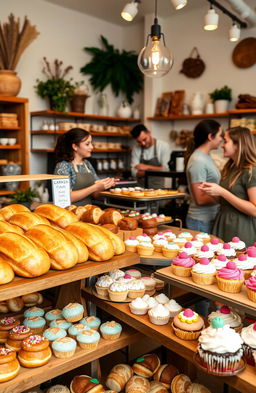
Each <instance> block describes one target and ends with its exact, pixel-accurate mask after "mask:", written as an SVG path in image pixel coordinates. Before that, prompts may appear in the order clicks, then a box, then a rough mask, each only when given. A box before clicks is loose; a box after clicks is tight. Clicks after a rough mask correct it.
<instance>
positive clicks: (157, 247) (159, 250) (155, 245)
mask: <svg viewBox="0 0 256 393" xmlns="http://www.w3.org/2000/svg"><path fill="white" fill-rule="evenodd" d="M154 247H155V251H156V252H162V249H163V246H161V245H157V244H154Z"/></svg>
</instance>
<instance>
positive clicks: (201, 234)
mask: <svg viewBox="0 0 256 393" xmlns="http://www.w3.org/2000/svg"><path fill="white" fill-rule="evenodd" d="M196 238H197V239H199V240H201V241H202V242H203V243H204V244H207V243H209V242H210V240H211V237H210V235H209V234H208V233H206V232H199V233H198V234H197V235H196Z"/></svg>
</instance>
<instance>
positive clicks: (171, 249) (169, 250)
mask: <svg viewBox="0 0 256 393" xmlns="http://www.w3.org/2000/svg"><path fill="white" fill-rule="evenodd" d="M179 252H180V247H179V246H178V245H177V244H175V243H174V242H170V241H168V242H167V243H166V244H165V245H163V247H162V253H163V256H164V257H166V258H170V259H173V258H175V257H177V255H178V254H179Z"/></svg>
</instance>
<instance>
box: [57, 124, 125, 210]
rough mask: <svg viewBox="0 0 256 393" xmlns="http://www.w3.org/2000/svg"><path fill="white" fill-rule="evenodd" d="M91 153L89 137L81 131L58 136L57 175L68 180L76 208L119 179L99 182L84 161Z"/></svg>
mask: <svg viewBox="0 0 256 393" xmlns="http://www.w3.org/2000/svg"><path fill="white" fill-rule="evenodd" d="M92 151H93V145H92V137H91V135H90V133H89V132H88V131H85V130H83V129H82V128H72V129H71V130H69V131H68V132H65V134H62V135H60V136H59V137H58V140H57V144H56V147H55V151H54V153H55V159H56V163H57V164H56V167H55V169H54V173H55V174H56V175H65V176H69V178H70V187H71V195H70V197H71V202H72V204H74V205H77V206H83V205H86V204H90V203H92V198H94V199H96V198H98V196H99V192H101V191H104V190H107V189H108V188H111V187H113V186H115V185H116V182H117V181H118V180H119V179H114V178H111V177H107V178H105V179H99V177H98V176H97V174H96V172H95V170H94V168H93V166H92V165H91V163H90V162H89V161H88V160H86V158H88V157H91V154H92Z"/></svg>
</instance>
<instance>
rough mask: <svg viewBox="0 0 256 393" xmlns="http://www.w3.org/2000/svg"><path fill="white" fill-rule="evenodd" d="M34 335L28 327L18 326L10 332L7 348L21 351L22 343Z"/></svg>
mask: <svg viewBox="0 0 256 393" xmlns="http://www.w3.org/2000/svg"><path fill="white" fill-rule="evenodd" d="M31 334H32V332H31V329H30V328H29V327H28V326H26V325H17V326H15V327H13V328H12V329H11V330H9V332H8V336H7V340H6V343H5V346H6V348H9V349H12V350H13V351H19V350H20V349H21V344H22V341H23V340H25V338H27V337H29V336H30V335H31Z"/></svg>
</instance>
